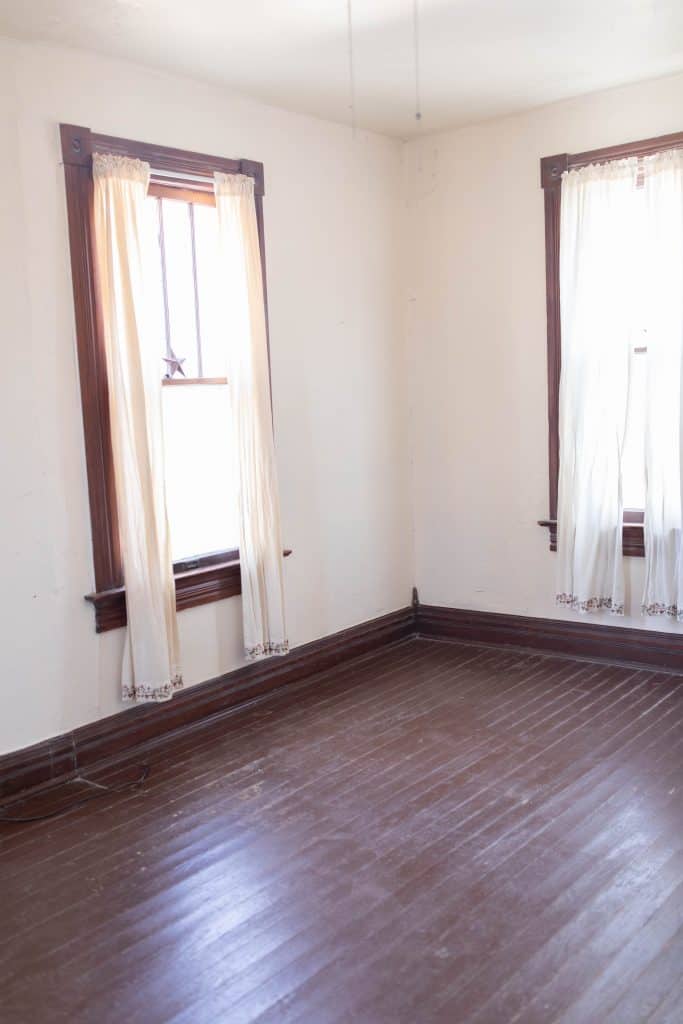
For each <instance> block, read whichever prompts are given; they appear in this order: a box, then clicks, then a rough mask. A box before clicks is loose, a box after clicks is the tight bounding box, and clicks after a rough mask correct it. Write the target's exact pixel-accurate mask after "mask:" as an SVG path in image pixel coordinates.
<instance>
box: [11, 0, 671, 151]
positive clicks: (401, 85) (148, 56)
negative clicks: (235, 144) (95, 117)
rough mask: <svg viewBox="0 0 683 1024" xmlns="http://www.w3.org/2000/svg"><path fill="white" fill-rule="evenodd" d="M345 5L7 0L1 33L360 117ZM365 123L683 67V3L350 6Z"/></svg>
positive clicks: (433, 117)
mask: <svg viewBox="0 0 683 1024" xmlns="http://www.w3.org/2000/svg"><path fill="white" fill-rule="evenodd" d="M346 4H347V0H191V2H187V0H182V2H181V0H25V2H23V3H22V2H21V0H0V33H2V34H5V35H11V36H17V37H20V38H25V39H39V40H45V41H51V42H55V43H61V44H65V45H68V46H75V47H83V48H86V49H89V50H95V51H99V52H101V53H105V54H110V55H113V56H118V57H123V58H126V59H129V60H134V61H138V62H140V63H144V64H148V65H151V66H153V67H157V68H163V69H167V70H169V71H174V72H181V73H183V74H188V75H192V76H194V77H196V78H201V79H204V80H206V81H210V82H215V83H219V84H221V85H226V86H229V87H231V88H233V89H236V90H239V91H240V92H243V93H248V94H250V95H252V96H254V97H257V98H259V99H262V100H264V101H266V102H268V103H272V104H276V105H278V106H281V107H286V108H288V109H290V110H297V111H302V112H305V113H309V114H315V115H318V116H320V117H325V118H329V119H332V120H336V121H349V120H350V110H349V96H350V90H349V55H348V48H347V6H346ZM352 9H353V25H354V32H353V51H354V52H353V56H354V66H355V94H356V120H357V123H358V124H359V125H360V126H361V127H366V128H373V129H375V130H377V131H380V132H385V133H387V134H390V135H396V136H399V137H402V138H406V137H409V136H411V135H415V134H417V133H418V132H431V131H437V130H441V129H443V128H447V127H455V126H460V125H463V124H468V123H473V122H476V121H480V120H484V119H487V118H491V117H496V116H500V115H504V114H509V113H514V112H516V111H520V110H524V109H527V108H529V107H534V106H538V105H540V104H543V103H549V102H552V101H554V100H559V99H564V98H567V97H570V96H576V95H579V94H581V93H585V92H591V91H593V90H596V89H603V88H607V87H609V86H612V85H620V84H623V83H626V82H633V81H639V80H642V79H646V78H654V77H658V76H662V75H666V74H670V73H672V72H675V71H679V70H683V2H682V0H552V2H550V3H548V2H547V0H419V11H420V20H419V37H420V53H421V60H420V69H421V74H420V78H421V94H422V103H421V106H422V112H423V118H422V121H421V123H418V122H417V121H416V120H415V116H414V111H415V71H414V57H413V52H414V51H413V0H352Z"/></svg>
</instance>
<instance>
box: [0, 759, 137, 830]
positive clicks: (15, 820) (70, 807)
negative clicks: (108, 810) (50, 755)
mask: <svg viewBox="0 0 683 1024" xmlns="http://www.w3.org/2000/svg"><path fill="white" fill-rule="evenodd" d="M149 770H150V769H149V765H148V764H143V765H141V766H140V775H139V776H138V778H137V779H134V780H133V782H125V783H123V784H122V785H120V786H105V785H102V783H100V782H91V781H90V779H84V778H82V777H81V776H80V775H77V776H76V778H75V779H68V780H67V781H66V783H65V785H67V786H68V785H70V784H72V783H74V782H80V783H81V784H82V785H85V786H91V787H92V788H93V789H96V790H98V792H96V793H93V794H92V796H88V797H85V798H84V799H81V800H75V801H74V802H73V803H71V804H67V805H66V806H65V807H59V808H58V809H57V810H56V811H50V812H49V813H47V814H33V815H30V816H27V817H25V818H19V817H14V816H10V815H4V814H0V823H3V822H6V823H7V824H9V825H27V824H29V822H34V821H49V820H50V819H51V818H61V816H62V815H63V814H68V813H69V811H75V810H76V809H77V808H78V807H83V806H84V805H85V804H90V803H92V802H93V800H97V799H99V797H101V796H105V795H107V794H115V793H128V792H130V791H131V790H133V789H139V787H140V786H142V785H143V784H144V783H145V782H146V781H147V779H148V777H149Z"/></svg>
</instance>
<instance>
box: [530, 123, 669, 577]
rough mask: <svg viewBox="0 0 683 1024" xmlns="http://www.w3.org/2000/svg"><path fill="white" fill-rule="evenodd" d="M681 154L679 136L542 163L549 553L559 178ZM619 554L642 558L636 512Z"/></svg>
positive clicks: (555, 427)
mask: <svg viewBox="0 0 683 1024" xmlns="http://www.w3.org/2000/svg"><path fill="white" fill-rule="evenodd" d="M681 148H683V132H675V133H674V134H672V135H660V136H657V137H656V138H652V139H641V140H639V141H638V142H627V143H624V144H622V145H619V146H608V147H606V148H603V149H592V150H587V151H586V152H584V153H559V154H556V155H555V156H546V157H543V159H542V160H541V188H542V189H543V194H544V200H545V274H546V316H547V323H548V468H549V477H550V479H549V485H550V487H549V515H548V518H547V519H539V520H538V523H539V525H540V526H545V527H547V528H548V530H549V533H550V550H551V551H557V488H558V479H559V467H560V435H559V407H560V368H561V366H560V364H561V352H562V339H561V328H560V202H561V196H562V175H563V174H564V172H565V171H569V170H576V169H577V168H579V167H587V166H588V165H589V164H601V163H608V162H609V161H611V160H623V159H624V158H626V157H631V156H650V155H652V154H653V153H659V152H661V151H662V150H666V149H681ZM623 551H624V554H625V555H635V556H638V557H642V556H643V555H644V554H645V537H644V528H643V513H642V510H640V509H626V510H625V511H624V532H623Z"/></svg>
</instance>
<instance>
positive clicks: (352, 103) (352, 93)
mask: <svg viewBox="0 0 683 1024" xmlns="http://www.w3.org/2000/svg"><path fill="white" fill-rule="evenodd" d="M346 40H347V47H348V53H349V112H350V114H351V134H352V135H353V136H354V138H355V136H356V67H355V61H354V52H353V11H352V8H351V0H346Z"/></svg>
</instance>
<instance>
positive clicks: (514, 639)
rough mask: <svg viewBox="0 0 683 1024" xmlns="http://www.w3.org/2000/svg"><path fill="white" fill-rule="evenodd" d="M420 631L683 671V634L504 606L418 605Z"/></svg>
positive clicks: (472, 640)
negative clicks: (505, 610) (510, 611)
mask: <svg viewBox="0 0 683 1024" xmlns="http://www.w3.org/2000/svg"><path fill="white" fill-rule="evenodd" d="M416 630H417V634H418V636H425V637H433V638H435V639H439V640H466V641H470V642H473V643H482V644H494V645H499V644H501V645H506V646H513V647H526V648H531V649H532V650H537V651H544V652H546V653H548V654H565V655H570V656H573V657H579V658H590V659H591V660H594V661H611V662H622V663H623V662H626V663H629V664H632V665H642V666H643V667H644V668H655V669H666V670H667V671H673V672H683V635H678V634H674V633H659V632H656V631H655V630H651V629H631V628H628V627H625V626H604V625H599V624H597V623H594V622H567V621H565V620H564V619H540V618H532V617H530V616H525V615H505V614H501V613H499V612H479V611H468V610H467V609H464V608H443V607H439V606H437V605H424V604H421V605H418V607H417V612H416Z"/></svg>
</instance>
